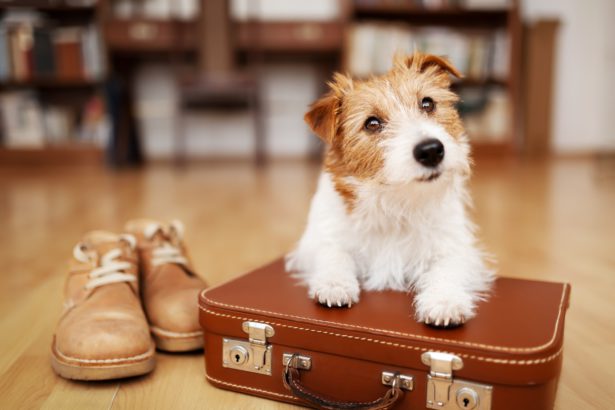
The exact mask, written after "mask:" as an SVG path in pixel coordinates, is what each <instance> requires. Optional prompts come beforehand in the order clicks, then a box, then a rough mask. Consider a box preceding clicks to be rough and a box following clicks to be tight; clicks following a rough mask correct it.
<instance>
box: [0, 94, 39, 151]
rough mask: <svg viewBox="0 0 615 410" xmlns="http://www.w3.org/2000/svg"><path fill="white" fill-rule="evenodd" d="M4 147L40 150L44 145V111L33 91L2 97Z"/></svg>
mask: <svg viewBox="0 0 615 410" xmlns="http://www.w3.org/2000/svg"><path fill="white" fill-rule="evenodd" d="M0 107H1V111H2V112H1V114H2V124H3V134H4V141H3V143H4V146H6V147H8V148H40V147H42V146H43V145H44V142H45V141H44V131H43V118H42V111H41V107H40V105H39V102H38V99H37V98H36V96H35V95H34V93H33V92H32V91H12V92H7V93H4V94H2V95H0Z"/></svg>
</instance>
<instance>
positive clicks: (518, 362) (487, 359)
mask: <svg viewBox="0 0 615 410" xmlns="http://www.w3.org/2000/svg"><path fill="white" fill-rule="evenodd" d="M199 309H200V310H202V311H204V312H205V313H209V314H211V315H214V316H220V317H227V318H230V319H237V320H243V321H245V320H252V321H254V319H251V318H247V317H241V316H233V315H228V314H225V313H218V312H214V311H213V310H209V309H206V308H203V307H202V306H199ZM260 322H262V323H266V324H270V325H275V326H280V327H286V328H289V329H296V330H303V331H308V332H314V333H322V334H327V335H332V336H338V337H343V338H346V339H355V340H361V341H366V342H372V343H378V344H384V345H388V346H395V347H401V348H404V349H408V350H418V351H422V352H426V351H432V349H428V348H424V347H418V346H410V345H403V344H400V343H395V342H388V341H385V340H379V339H372V338H368V337H359V336H353V335H345V334H341V333H333V332H328V331H326V330H317V329H309V328H304V327H298V326H293V325H285V324H283V323H276V322H264V321H260ZM563 350H564V347H563V346H562V347H561V348H560V349H559V350H558V351H557V352H556V353H554V354H552V355H550V356H547V357H543V358H540V359H528V360H517V359H510V360H509V359H495V358H492V357H483V356H476V355H469V354H466V353H456V352H448V351H444V353H452V354H455V355H457V356H461V357H464V358H466V359H471V360H479V361H483V362H488V363H496V364H509V365H517V366H529V365H534V364H542V363H547V362H550V361H552V360H555V359H556V358H557V357H558V356H559V355H560V354H561V353H562V351H563Z"/></svg>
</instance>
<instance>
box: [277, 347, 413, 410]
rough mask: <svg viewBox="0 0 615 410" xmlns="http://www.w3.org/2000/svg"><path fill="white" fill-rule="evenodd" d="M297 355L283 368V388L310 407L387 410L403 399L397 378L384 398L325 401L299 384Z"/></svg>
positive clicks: (344, 409) (299, 375) (343, 409)
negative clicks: (358, 400)
mask: <svg viewBox="0 0 615 410" xmlns="http://www.w3.org/2000/svg"><path fill="white" fill-rule="evenodd" d="M298 357H299V354H297V353H295V354H293V355H292V356H291V357H290V359H289V360H288V362H287V363H286V367H285V368H284V374H283V375H282V378H283V381H284V386H285V387H286V388H287V389H288V390H290V391H291V392H292V393H293V394H294V395H295V396H296V397H298V398H300V399H302V400H303V401H305V402H306V403H307V404H309V405H310V406H311V407H314V408H317V409H327V410H338V409H342V410H387V409H390V408H392V407H393V406H394V405H395V404H396V403H397V401H398V400H399V399H401V398H402V397H403V392H402V390H401V387H400V385H399V377H397V375H396V376H395V377H394V378H393V381H392V383H391V388H390V389H389V390H387V392H386V393H385V394H384V396H382V397H380V398H377V399H376V400H372V401H368V402H352V401H337V400H331V399H326V398H324V397H322V396H320V395H319V394H318V393H315V392H313V391H311V390H309V389H308V388H306V387H305V386H304V385H303V384H301V373H300V371H299V369H298V368H297V366H295V365H294V363H295V360H296V359H297V358H298Z"/></svg>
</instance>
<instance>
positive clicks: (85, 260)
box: [51, 231, 155, 380]
mask: <svg viewBox="0 0 615 410" xmlns="http://www.w3.org/2000/svg"><path fill="white" fill-rule="evenodd" d="M137 268H138V266H137V253H136V239H135V238H134V237H133V236H130V235H115V234H113V233H110V232H104V231H93V232H90V233H88V234H86V235H85V237H84V238H83V240H82V242H80V243H79V244H77V246H75V248H74V250H73V258H72V259H71V261H70V267H69V273H68V278H67V280H66V285H65V290H64V293H65V302H64V313H63V314H62V317H61V318H60V321H59V323H58V326H57V328H56V332H55V335H54V337H53V344H52V348H51V364H52V367H53V369H54V370H55V371H56V373H58V374H59V375H60V376H62V377H65V378H68V379H76V380H106V379H116V378H121V377H128V376H137V375H141V374H145V373H148V372H150V371H152V370H153V369H154V365H155V357H154V354H155V346H154V342H153V341H152V338H151V335H150V333H149V327H148V324H147V319H146V317H145V314H144V313H143V309H142V308H141V301H140V299H139V280H138V272H137Z"/></svg>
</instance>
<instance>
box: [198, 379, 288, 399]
mask: <svg viewBox="0 0 615 410" xmlns="http://www.w3.org/2000/svg"><path fill="white" fill-rule="evenodd" d="M205 377H207V378H208V379H209V380H211V381H213V382H214V383H220V384H224V385H225V386H229V387H237V388H240V389H245V390H250V391H257V392H259V393H266V394H272V395H274V396H278V397H284V398H287V399H293V400H297V401H299V399H298V398H297V397H295V396H289V395H287V394H281V393H275V392H272V391H269V390H262V389H257V388H256V387H249V386H244V385H241V384H235V383H229V382H225V381H222V380H218V379H216V378H214V377H211V376H210V375H208V374H206V375H205Z"/></svg>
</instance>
